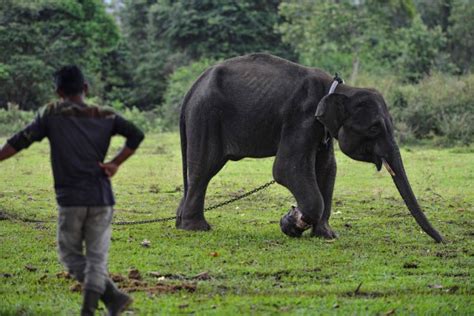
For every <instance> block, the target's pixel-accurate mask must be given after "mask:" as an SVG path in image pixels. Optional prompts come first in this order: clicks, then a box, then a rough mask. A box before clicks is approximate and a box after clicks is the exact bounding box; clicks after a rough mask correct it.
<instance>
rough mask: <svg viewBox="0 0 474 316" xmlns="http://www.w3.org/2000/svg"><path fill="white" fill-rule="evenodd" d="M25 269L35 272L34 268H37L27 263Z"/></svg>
mask: <svg viewBox="0 0 474 316" xmlns="http://www.w3.org/2000/svg"><path fill="white" fill-rule="evenodd" d="M25 269H26V270H28V271H30V272H35V271H36V270H38V268H36V267H33V266H32V265H31V264H27V265H26V266H25Z"/></svg>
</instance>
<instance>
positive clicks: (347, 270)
mask: <svg viewBox="0 0 474 316" xmlns="http://www.w3.org/2000/svg"><path fill="white" fill-rule="evenodd" d="M121 143H122V140H121V139H116V140H115V141H114V143H113V146H112V150H111V152H114V151H116V150H117V149H118V148H119V147H120V145H121ZM402 155H403V157H404V161H405V166H406V169H407V172H408V176H409V178H410V179H411V183H412V186H413V189H414V191H415V193H416V194H417V197H418V199H419V201H420V204H421V206H422V208H423V209H424V211H425V212H426V214H427V216H428V218H429V219H430V220H431V222H432V224H433V225H434V226H435V227H436V228H437V229H438V230H439V231H440V232H441V233H442V234H443V235H444V236H445V237H446V239H447V240H448V242H447V243H446V244H435V243H434V242H433V240H431V238H430V237H428V236H427V235H426V234H424V233H423V232H421V230H420V228H419V227H418V226H417V224H416V223H415V221H414V219H413V218H412V217H411V216H410V215H409V212H408V210H407V209H406V207H405V206H404V204H403V202H402V200H401V198H400V197H399V195H398V193H397V192H396V189H395V186H394V185H393V183H392V181H391V179H390V176H389V175H388V174H387V172H386V171H383V172H381V173H377V172H376V171H375V167H374V166H372V165H369V164H364V163H359V162H355V161H352V160H350V159H349V158H347V157H346V156H344V155H343V154H342V153H341V152H338V153H337V161H338V178H337V181H336V190H335V194H334V195H335V199H334V211H333V216H332V221H331V223H332V227H333V228H334V229H335V230H336V231H337V232H338V234H339V239H337V240H335V241H326V240H322V239H317V238H312V237H309V236H308V234H305V235H304V236H303V237H302V238H299V239H291V238H288V237H286V236H285V235H283V234H282V233H281V232H280V228H279V224H278V221H279V219H280V217H281V216H282V215H283V214H284V213H286V212H287V210H288V209H289V207H290V205H291V204H292V203H294V201H293V198H292V197H291V195H290V194H289V192H288V191H287V190H286V189H285V188H283V187H281V186H278V185H276V184H275V185H273V186H271V187H270V188H269V189H267V190H265V191H262V192H260V193H258V194H256V195H253V196H251V197H249V198H247V199H245V200H241V201H239V202H236V203H234V204H231V205H228V206H225V207H223V208H221V209H218V210H214V211H211V212H209V213H207V215H206V216H207V219H208V221H209V222H210V223H211V225H212V226H213V230H212V231H210V232H204V233H202V232H187V231H178V230H176V229H175V228H174V222H167V223H157V224H147V225H141V226H115V227H114V231H113V241H112V247H111V252H110V263H109V270H110V272H111V273H113V274H114V275H115V277H116V278H117V279H119V278H120V277H122V276H123V278H124V280H123V281H122V282H121V283H119V284H121V286H124V287H127V288H128V289H129V290H132V291H134V292H132V295H133V297H134V299H135V303H134V304H133V306H132V308H131V309H130V312H129V314H131V315H154V314H199V315H202V314H218V315H235V314H307V315H315V314H340V315H348V314H351V315H352V314H358V315H364V314H380V315H384V314H385V315H392V314H397V315H398V314H400V315H402V314H417V315H447V314H459V315H469V314H470V315H473V314H474V303H473V302H474V298H473V294H474V284H473V280H472V273H473V267H474V243H473V240H474V212H473V211H474V206H473V205H474V151H473V149H472V147H471V148H464V149H443V150H439V149H424V148H411V149H408V148H405V149H403V150H402ZM48 157H49V148H48V144H47V142H43V143H41V144H36V145H33V146H32V147H31V148H30V149H28V150H27V151H25V152H22V153H20V154H19V155H17V156H16V157H15V158H12V159H11V160H9V161H6V162H5V163H2V164H0V211H1V212H2V213H3V215H5V214H10V215H16V216H20V217H29V218H37V219H49V220H54V219H55V217H56V210H55V200H54V193H53V189H52V177H51V171H50V166H49V159H48ZM272 161H273V159H261V160H254V159H245V160H242V161H240V162H232V163H229V164H227V165H226V166H225V168H224V169H223V170H222V171H221V172H220V173H219V174H218V176H216V177H215V178H214V179H213V181H212V182H211V185H210V187H209V190H208V196H207V200H206V203H207V205H210V204H214V203H217V202H220V201H223V200H226V199H228V198H229V197H232V196H236V195H238V194H240V193H241V192H244V191H247V190H250V189H252V188H253V187H256V186H258V185H261V184H263V183H264V182H267V181H269V180H271V179H272V176H271V166H272ZM181 186H182V179H181V157H180V151H179V137H178V136H177V135H176V134H164V135H150V136H148V138H147V139H146V141H145V142H144V145H143V147H142V148H141V149H140V150H139V152H138V153H137V155H136V156H135V157H133V158H132V159H131V160H130V161H129V162H127V163H126V164H125V165H124V166H123V168H122V169H121V170H120V171H119V174H117V176H116V178H115V179H114V187H115V192H116V198H117V205H116V209H117V211H116V217H115V218H116V220H122V219H128V220H137V219H150V218H154V217H161V216H163V217H165V216H171V215H174V212H175V208H176V206H177V204H178V203H179V200H180V198H181V194H182V193H181V192H180V188H181ZM55 229H56V225H55V224H54V223H52V224H32V223H22V222H20V221H12V220H3V221H0V245H1V246H0V247H1V262H0V281H1V282H0V314H1V315H70V314H77V313H78V310H79V308H80V302H81V298H80V294H79V292H77V291H72V290H71V287H74V281H73V280H69V279H66V278H64V277H62V274H61V272H62V271H63V267H62V266H61V265H60V263H59V262H58V259H57V254H56V249H55V247H56V241H55ZM144 240H148V241H149V242H150V244H149V247H144V246H142V245H141V243H142V242H143V241H144ZM130 269H138V271H139V272H140V273H141V276H142V280H141V281H139V280H129V279H128V273H129V270H130ZM201 273H202V274H201ZM199 274H200V275H199ZM197 275H199V276H197ZM196 276H197V277H196ZM157 284H158V285H157ZM180 288H181V290H180ZM102 310H103V309H102Z"/></svg>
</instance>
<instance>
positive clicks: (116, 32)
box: [0, 0, 474, 143]
mask: <svg viewBox="0 0 474 316" xmlns="http://www.w3.org/2000/svg"><path fill="white" fill-rule="evenodd" d="M473 28H474V6H473V5H472V3H471V1H469V0H432V1H431V0H337V1H336V0H317V1H313V0H259V1H253V0H243V1H231V0H224V1H222V0H199V1H198V0H191V1H183V0H178V1H171V0H107V1H104V2H102V1H101V0H83V1H74V0H38V1H26V0H20V1H13V0H4V1H2V2H0V45H1V47H2V50H0V108H6V107H7V103H11V104H17V105H18V106H19V108H20V109H21V110H31V109H36V108H37V107H38V106H40V105H41V104H43V103H45V102H47V101H49V99H51V98H52V97H53V94H52V89H51V74H52V72H53V71H54V69H56V68H58V67H59V66H60V65H63V64H66V63H76V64H78V65H79V66H81V67H82V68H84V70H85V72H86V74H87V76H88V79H89V81H90V82H91V84H92V87H93V91H92V96H93V97H94V101H96V102H99V103H103V104H107V105H112V106H114V107H115V108H116V109H118V110H120V111H124V112H126V113H127V115H129V116H130V117H133V118H134V120H136V121H137V122H141V123H140V124H142V125H143V126H145V127H146V129H147V130H161V129H175V128H176V127H177V121H178V113H179V106H180V104H181V99H182V98H183V96H184V94H185V93H186V91H187V89H188V88H189V87H190V86H191V84H192V82H193V81H194V80H195V79H196V78H197V77H198V76H199V74H200V73H201V72H202V71H203V70H204V69H205V68H207V67H208V66H209V65H211V64H213V63H214V62H215V61H217V60H222V59H225V58H229V57H233V56H236V55H242V54H245V53H250V52H257V51H266V52H270V53H273V54H275V55H278V56H282V57H285V58H288V59H291V60H294V61H297V62H300V63H302V64H305V65H309V66H314V67H318V68H322V69H324V70H326V71H328V72H330V73H334V72H339V73H341V75H342V76H343V77H344V78H345V79H346V81H348V82H349V83H350V84H353V85H356V86H373V87H375V88H377V89H379V90H381V92H383V93H384V95H385V96H386V99H387V101H388V102H389V106H391V107H393V111H394V113H396V114H394V116H395V117H396V119H397V120H399V124H397V128H398V132H399V135H400V137H401V138H402V139H403V140H410V139H420V138H421V139H422V138H436V139H437V140H441V141H442V142H444V143H446V140H447V139H451V140H455V141H457V142H462V143H469V142H472V132H469V131H468V130H466V129H465V128H464V127H463V126H465V125H464V124H458V125H457V128H458V129H460V130H459V131H457V132H455V131H454V130H453V126H454V125H456V122H464V121H465V120H466V119H470V118H471V117H472V115H473V114H472V111H473V108H472V104H473V103H472V102H473V101H472V95H471V94H469V90H468V89H458V88H459V85H460V83H462V82H465V83H466V85H467V86H470V85H472V76H470V75H469V74H470V73H471V71H472V65H473V61H472V56H471V55H472V51H474V37H473V36H474V35H473V32H472V29H473ZM433 74H436V75H435V76H434V77H433V78H431V77H432V76H433ZM457 76H462V77H457ZM454 82H456V84H453V83H454ZM420 89H421V90H423V91H427V90H429V91H431V92H429V93H431V94H430V95H425V94H416V93H415V92H413V91H420ZM424 93H425V92H424ZM427 93H428V92H427ZM438 93H440V95H439V96H438ZM450 99H453V101H452V102H451V101H450V102H448V101H447V100H450ZM454 99H456V100H457V101H454ZM439 100H444V101H443V102H445V106H444V107H443V109H444V111H447V112H448V113H450V115H451V114H452V116H449V115H448V116H449V117H450V118H449V120H448V121H450V122H451V123H446V122H447V121H446V119H445V120H444V123H442V122H441V119H439V117H440V115H441V114H440V113H437V111H440V110H441V108H440V107H441V103H440V102H439ZM446 102H447V103H446ZM455 103H456V104H455ZM402 105H403V106H402ZM144 110H146V111H148V112H149V113H147V114H142V113H140V111H144ZM420 111H421V112H423V113H425V114H426V113H429V116H430V117H434V116H438V119H433V120H431V119H429V120H428V119H426V120H424V123H426V124H424V125H428V124H431V125H430V126H429V128H428V127H427V126H424V127H423V128H420V127H419V126H418V125H417V124H418V123H419V118H420V116H419V113H420ZM442 113H446V112H442ZM1 115H5V114H1ZM441 116H443V117H445V118H446V117H447V116H446V115H444V114H443V115H441ZM428 122H429V123H428ZM461 130H462V131H461ZM443 139H444V140H443Z"/></svg>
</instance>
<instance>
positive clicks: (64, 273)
mask: <svg viewBox="0 0 474 316" xmlns="http://www.w3.org/2000/svg"><path fill="white" fill-rule="evenodd" d="M56 277H57V278H58V279H66V280H70V279H72V276H71V274H70V273H69V272H67V271H61V272H58V273H56Z"/></svg>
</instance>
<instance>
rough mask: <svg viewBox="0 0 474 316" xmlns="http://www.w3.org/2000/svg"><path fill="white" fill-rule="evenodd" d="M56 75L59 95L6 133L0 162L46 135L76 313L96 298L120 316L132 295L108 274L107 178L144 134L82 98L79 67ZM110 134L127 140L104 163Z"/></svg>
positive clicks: (88, 311)
mask: <svg viewBox="0 0 474 316" xmlns="http://www.w3.org/2000/svg"><path fill="white" fill-rule="evenodd" d="M54 79H55V85H56V93H57V94H58V96H59V97H60V100H59V101H57V102H53V103H50V104H48V105H46V106H44V107H42V108H41V109H40V111H39V112H38V114H37V116H36V118H35V119H34V121H33V122H32V123H31V124H29V125H28V126H27V127H26V128H25V129H24V130H22V131H20V132H19V133H17V134H15V135H14V136H12V137H11V138H10V139H8V141H7V143H6V144H5V145H4V146H3V148H2V149H1V150H0V161H3V160H5V159H7V158H9V157H11V156H13V155H15V154H16V153H17V152H19V151H20V150H23V149H25V148H27V147H29V146H30V145H31V144H32V143H33V142H35V141H41V140H42V139H43V138H45V137H46V138H48V139H49V142H50V148H51V163H52V168H53V175H54V187H55V192H56V200H57V203H58V205H59V207H58V209H59V219H58V234H57V238H58V251H59V257H60V259H61V261H62V262H63V264H64V265H65V266H66V267H67V269H68V270H69V272H70V273H71V274H72V275H73V276H74V277H75V278H76V279H77V280H78V281H79V282H81V283H83V288H84V297H83V305H82V309H81V315H93V314H94V312H95V309H96V308H97V304H98V301H99V299H101V300H102V301H103V302H104V303H105V305H106V306H107V309H108V311H109V315H118V314H120V312H122V311H123V310H124V309H125V308H126V307H127V306H128V305H129V304H130V303H131V302H132V299H131V298H130V297H129V296H128V295H126V294H125V293H122V292H121V291H119V290H118V289H117V288H116V287H115V285H114V283H113V282H112V280H110V279H109V277H108V272H107V255H108V250H109V244H110V237H111V222H112V216H113V205H114V204H115V201H114V196H113V192H112V187H111V183H110V179H109V178H110V177H112V176H113V175H114V174H115V173H116V172H117V170H118V169H119V167H120V165H121V164H122V163H123V162H124V161H125V160H127V159H128V158H129V157H130V156H131V155H133V153H134V152H135V150H136V149H137V148H138V146H139V145H140V143H141V142H142V140H143V138H144V135H143V133H142V132H141V131H140V130H139V129H138V128H137V127H136V126H135V125H133V124H132V123H130V122H129V121H127V120H125V119H124V118H122V117H121V116H119V115H117V114H115V113H114V112H111V111H108V110H104V109H101V108H98V107H96V106H88V105H87V104H86V103H85V95H86V94H87V91H88V85H87V83H86V81H85V79H84V76H83V74H82V72H81V70H80V69H79V68H78V67H77V66H74V65H72V66H65V67H63V68H61V69H60V70H59V71H57V72H56V73H55V75H54ZM116 134H119V135H122V136H124V137H125V138H126V143H125V146H124V147H123V148H122V150H121V151H120V152H119V153H118V154H117V155H116V156H115V158H113V159H112V160H111V161H110V162H107V163H104V159H105V156H106V154H107V150H108V148H109V144H110V139H111V137H112V136H113V135H116ZM83 243H85V254H84V253H83Z"/></svg>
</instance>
